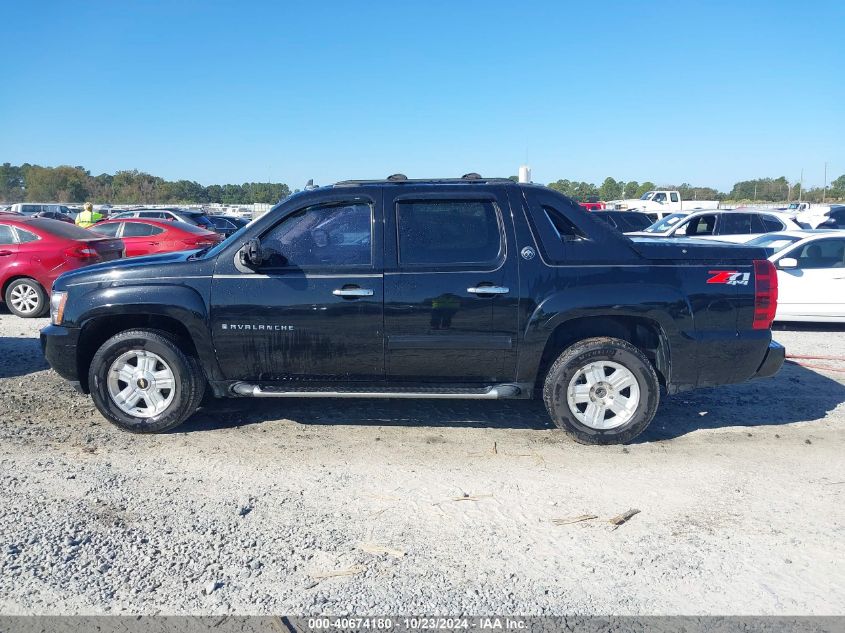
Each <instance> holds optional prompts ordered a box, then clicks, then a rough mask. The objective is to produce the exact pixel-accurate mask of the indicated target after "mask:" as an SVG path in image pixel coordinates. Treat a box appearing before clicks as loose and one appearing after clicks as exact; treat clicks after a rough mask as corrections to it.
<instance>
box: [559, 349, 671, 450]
mask: <svg viewBox="0 0 845 633" xmlns="http://www.w3.org/2000/svg"><path fill="white" fill-rule="evenodd" d="M543 400H544V402H545V403H546V408H547V409H548V411H549V415H551V417H552V421H553V422H554V423H555V425H557V426H558V427H559V428H561V429H563V430H564V431H566V433H567V434H568V435H569V436H570V437H572V438H573V439H574V440H576V441H577V442H580V443H582V444H624V443H626V442H630V441H631V440H632V439H634V438H635V437H636V436H637V435H639V434H640V433H642V432H643V431H644V430H645V428H646V427H647V426H648V425H649V423H650V422H651V420H652V418H653V417H654V414H655V412H656V411H657V405H658V403H659V401H660V383H659V382H658V380H657V373H656V372H655V371H654V367H652V365H651V363H650V362H649V360H648V358H646V356H645V355H644V354H643V353H642V352H641V351H640V350H639V349H637V348H636V347H634V346H633V345H631V344H630V343H628V342H627V341H623V340H621V339H617V338H610V337H599V338H589V339H585V340H583V341H579V342H578V343H575V344H574V345H572V346H571V347H569V348H567V349H566V350H565V351H564V352H563V353H562V354H561V355H560V356H559V357H558V359H557V360H556V361H555V362H554V364H553V365H552V366H551V368H550V369H549V373H548V374H547V375H546V382H545V384H544V386H543Z"/></svg>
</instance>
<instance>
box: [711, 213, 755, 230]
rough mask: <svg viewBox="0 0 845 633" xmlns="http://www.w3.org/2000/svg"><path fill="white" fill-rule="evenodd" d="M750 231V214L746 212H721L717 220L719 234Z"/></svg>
mask: <svg viewBox="0 0 845 633" xmlns="http://www.w3.org/2000/svg"><path fill="white" fill-rule="evenodd" d="M749 233H751V215H750V214H748V213H723V214H722V217H721V219H720V220H719V235H748V234H749Z"/></svg>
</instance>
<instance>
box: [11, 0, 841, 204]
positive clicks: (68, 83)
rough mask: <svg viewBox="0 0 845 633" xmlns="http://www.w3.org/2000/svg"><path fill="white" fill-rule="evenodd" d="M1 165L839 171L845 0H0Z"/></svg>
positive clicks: (276, 171)
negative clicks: (522, 166)
mask: <svg viewBox="0 0 845 633" xmlns="http://www.w3.org/2000/svg"><path fill="white" fill-rule="evenodd" d="M0 15H2V17H3V20H2V23H3V26H2V27H0V31H2V34H3V35H2V49H3V50H2V54H0V59H2V63H0V69H2V72H0V162H5V161H10V162H12V163H22V162H32V163H39V164H43V165H59V164H72V165H84V166H85V167H87V168H89V169H90V170H91V171H92V173H94V174H98V173H101V172H114V171H116V170H119V169H132V168H137V169H140V170H143V171H148V172H151V173H154V174H156V175H160V176H163V177H165V178H168V179H181V178H185V179H190V180H196V181H199V182H201V183H203V184H206V185H207V184H213V183H225V182H245V181H251V180H256V181H267V180H273V181H282V182H287V183H288V184H290V185H291V186H292V187H294V188H295V187H301V186H302V185H303V184H304V183H305V181H306V180H307V179H308V178H314V179H315V182H317V183H318V184H326V183H329V182H332V181H335V180H339V179H343V178H358V177H384V176H386V175H388V174H390V173H393V172H396V171H401V172H403V173H406V174H408V175H409V176H411V177H427V176H455V175H460V174H462V173H464V172H467V171H478V172H480V173H482V174H483V175H499V176H508V175H511V174H515V173H516V171H517V167H518V165H519V164H521V163H524V162H526V161H527V162H528V163H529V164H531V166H532V167H533V174H534V180H535V181H538V182H548V181H550V180H557V179H558V178H568V179H576V180H588V181H593V182H600V181H601V180H602V179H603V178H604V177H605V176H608V175H611V176H613V177H615V178H617V179H622V180H626V181H627V180H638V181H640V182H642V181H644V180H653V181H655V182H657V183H658V184H660V183H670V182H671V183H680V182H684V181H685V182H690V183H692V184H701V185H714V186H717V187H720V188H722V189H729V188H730V186H731V185H732V184H733V182H734V181H736V180H742V179H748V178H754V177H762V176H773V177H776V176H780V175H785V176H787V178H789V179H791V180H792V179H796V180H797V178H798V176H799V173H800V170H801V168H802V167H803V168H804V170H805V177H804V180H805V187H807V186H810V185H821V182H822V169H823V164H824V162H825V161H827V162H828V163H829V168H828V175H829V177H836V176H838V175H840V174H842V173H845V3H843V2H841V0H840V1H830V2H812V1H811V2H783V1H779V0H769V1H761V2H757V1H745V0H744V1H742V2H736V1H735V0H734V1H730V2H725V1H716V2H683V1H679V2H648V1H647V2H642V3H641V2H630V1H627V2H618V3H617V2H611V1H606V2H579V3H570V2H563V1H560V2H558V1H549V2H528V1H526V2H523V3H521V4H520V3H519V2H515V1H513V0H511V1H509V2H501V3H494V2H418V3H411V2H396V1H393V2H384V3H380V2H328V1H325V2H320V1H314V2H310V3H304V2H295V3H294V2H269V1H268V2H234V1H233V2H200V1H196V2H184V1H181V0H168V1H166V2H161V1H154V0H153V1H145V2H113V1H109V2H104V1H103V2H98V1H90V2H88V1H86V2H66V1H59V2H41V1H38V0H27V1H26V2H14V1H9V2H4V3H3V4H2V7H0Z"/></svg>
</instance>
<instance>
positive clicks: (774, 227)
mask: <svg viewBox="0 0 845 633" xmlns="http://www.w3.org/2000/svg"><path fill="white" fill-rule="evenodd" d="M760 219H761V220H762V221H763V229H764V230H763V232H764V233H771V232H773V231H783V230H784V229H785V228H786V225H785V224H784V223H783V222H781V221H780V220H778V219H777V218H776V217H773V216H771V215H761V216H760Z"/></svg>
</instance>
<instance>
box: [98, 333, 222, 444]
mask: <svg viewBox="0 0 845 633" xmlns="http://www.w3.org/2000/svg"><path fill="white" fill-rule="evenodd" d="M88 385H89V387H90V389H91V397H92V398H93V400H94V404H95V405H96V406H97V409H99V411H100V413H102V414H103V416H104V417H105V418H106V419H107V420H108V421H109V422H111V423H112V424H115V425H116V426H118V427H120V428H121V429H123V430H124V431H130V432H132V433H160V432H162V431H168V430H170V429H172V428H174V427H176V426H178V425H179V424H181V423H182V422H184V421H185V420H186V419H187V418H188V417H189V416H190V415H191V414H192V413H194V411H196V410H197V407H199V404H200V402H201V401H202V397H203V393H204V392H205V377H204V376H203V373H202V369H201V368H200V365H199V362H198V361H197V359H196V358H194V357H193V356H192V355H190V354H186V353H185V351H183V349H182V348H180V346H179V345H178V344H177V341H176V339H175V337H173V336H171V335H170V334H169V333H167V332H163V331H159V330H130V331H127V332H121V333H119V334H116V335H115V336H113V337H111V338H110V339H108V340H107V341H106V342H105V343H103V345H102V346H101V347H100V349H99V350H97V353H96V354H95V355H94V358H93V360H92V361H91V366H90V368H89V369H88Z"/></svg>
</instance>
